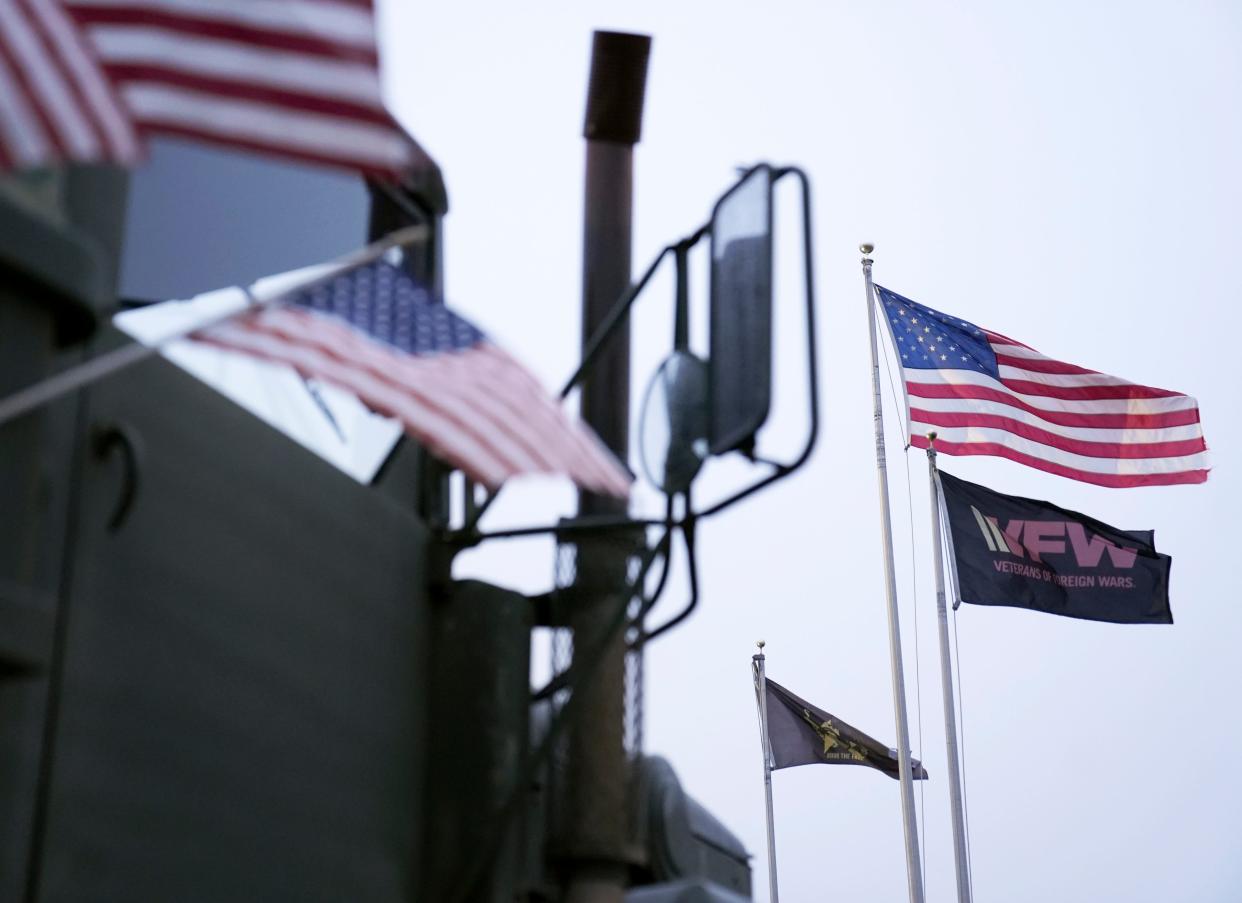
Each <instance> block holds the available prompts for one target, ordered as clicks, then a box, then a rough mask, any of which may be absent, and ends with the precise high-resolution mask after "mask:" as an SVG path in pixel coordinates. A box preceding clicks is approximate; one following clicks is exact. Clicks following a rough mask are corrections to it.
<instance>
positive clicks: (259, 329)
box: [194, 307, 631, 497]
mask: <svg viewBox="0 0 1242 903" xmlns="http://www.w3.org/2000/svg"><path fill="white" fill-rule="evenodd" d="M194 338H196V339H198V340H199V341H204V342H208V343H211V344H213V345H217V346H220V347H224V348H228V349H232V350H235V351H241V352H244V353H246V354H250V355H253V356H256V357H261V358H264V359H266V360H271V361H276V362H279V363H283V364H287V365H289V366H291V367H293V368H294V369H296V370H297V371H298V372H299V373H301V374H303V375H304V376H313V377H315V378H317V379H321V380H323V381H325V382H330V383H333V384H335V385H337V386H340V387H341V388H343V389H347V390H348V391H350V392H353V393H354V394H355V395H357V396H358V398H360V399H361V400H362V401H363V402H364V403H366V404H367V405H368V406H369V407H371V408H372V409H374V410H376V411H378V412H380V413H382V414H386V415H388V416H390V417H395V418H396V419H398V420H400V421H401V423H402V424H403V425H404V427H405V429H406V432H407V433H409V434H410V435H411V436H412V437H413V438H414V439H415V440H417V441H418V442H419V443H420V444H422V445H423V446H425V447H426V448H428V449H429V450H431V451H432V452H433V453H435V454H436V455H438V456H439V457H441V458H443V459H444V460H445V461H447V462H448V463H449V464H451V465H453V466H454V467H457V468H459V469H461V470H462V471H463V472H464V473H466V474H467V475H468V476H469V477H471V478H472V479H474V480H476V481H478V482H480V483H483V484H484V485H486V486H489V487H491V488H496V487H498V486H500V485H501V484H502V483H503V482H504V481H505V480H507V479H508V478H510V477H513V476H517V475H519V474H524V473H551V474H564V475H567V476H569V477H570V478H571V479H572V480H573V481H574V482H575V483H577V484H578V485H580V486H582V487H584V488H587V489H591V490H594V491H598V492H604V493H607V494H609V495H614V496H619V497H624V496H626V495H627V494H628V493H629V486H630V482H631V478H630V475H629V474H628V473H627V472H626V470H625V468H624V467H622V466H621V464H620V463H619V462H618V461H617V460H616V458H615V457H613V455H612V453H611V452H610V451H609V450H608V449H607V448H606V447H605V446H604V445H603V444H602V443H601V442H600V441H599V439H598V438H597V437H596V436H595V435H594V434H593V433H592V432H591V431H590V429H589V428H588V427H586V426H585V425H583V424H581V423H578V422H575V421H573V420H571V419H570V418H569V417H567V416H566V414H565V412H564V411H563V410H561V408H560V407H559V406H558V405H557V404H556V403H555V402H554V401H553V400H552V398H551V397H549V396H548V395H547V393H546V392H544V391H543V389H542V388H541V387H540V386H539V385H538V382H537V381H536V380H535V378H534V377H533V376H532V375H531V374H530V373H529V372H528V371H527V370H526V369H525V368H523V367H522V366H521V365H520V364H518V363H517V362H516V361H515V360H514V359H513V358H511V357H510V356H509V355H507V354H506V353H505V352H504V351H502V350H500V349H499V348H497V347H495V346H494V345H492V344H491V343H489V342H482V343H480V344H478V345H475V346H474V347H472V348H470V349H468V350H466V351H462V352H446V353H441V354H434V355H425V356H415V355H408V354H404V353H402V352H400V351H397V350H395V349H393V348H390V347H389V346H387V345H385V344H383V343H381V342H378V341H376V340H374V339H371V338H369V337H368V336H366V335H364V334H362V333H360V332H358V331H357V330H355V329H353V328H351V327H350V326H348V325H347V324H345V323H342V322H341V321H339V320H337V319H335V318H333V317H328V316H323V315H319V314H314V313H311V312H308V311H304V310H299V309H295V308H289V307H274V308H268V309H265V310H261V311H258V312H256V313H252V314H247V315H244V316H242V317H239V318H237V319H235V320H232V321H230V322H228V323H225V324H223V325H221V326H217V327H213V328H211V329H210V330H207V331H206V332H203V333H198V334H196V335H195V336H194Z"/></svg>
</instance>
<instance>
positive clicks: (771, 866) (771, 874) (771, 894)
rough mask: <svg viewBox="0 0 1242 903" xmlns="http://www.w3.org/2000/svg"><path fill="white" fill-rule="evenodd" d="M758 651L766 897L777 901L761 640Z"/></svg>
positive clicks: (755, 657) (754, 658)
mask: <svg viewBox="0 0 1242 903" xmlns="http://www.w3.org/2000/svg"><path fill="white" fill-rule="evenodd" d="M755 645H756V646H758V647H759V651H758V652H757V653H756V654H755V655H752V656H751V657H750V658H751V672H752V673H753V674H754V678H755V702H756V703H758V704H759V746H760V747H761V748H762V750H763V792H764V795H765V797H766V799H767V812H768V898H769V900H770V901H771V903H778V901H779V899H780V898H779V896H778V895H777V892H776V828H775V826H774V825H773V824H772V740H771V738H770V737H769V736H768V692H767V678H766V677H765V676H764V673H763V662H764V655H763V646H764V643H763V640H760V641H759V642H758V643H756V644H755Z"/></svg>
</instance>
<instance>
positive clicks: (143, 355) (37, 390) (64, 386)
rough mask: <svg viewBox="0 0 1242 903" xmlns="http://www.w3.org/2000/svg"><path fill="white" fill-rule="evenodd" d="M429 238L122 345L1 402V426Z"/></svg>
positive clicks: (336, 264) (397, 243) (412, 235)
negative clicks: (147, 340)
mask: <svg viewBox="0 0 1242 903" xmlns="http://www.w3.org/2000/svg"><path fill="white" fill-rule="evenodd" d="M428 234H430V233H429V230H428V229H427V227H426V226H407V227H405V228H404V229H398V230H397V231H396V232H393V233H391V234H390V235H387V236H385V237H384V238H383V239H381V240H380V241H377V242H375V243H374V244H370V245H367V246H366V247H365V248H362V249H360V250H358V251H354V252H353V253H351V254H346V255H345V256H343V257H340V258H337V259H336V260H334V261H332V263H331V264H329V266H331V270H330V271H329V272H327V273H326V274H324V273H320V274H319V275H316V276H314V277H313V278H310V279H308V280H306V282H304V283H300V284H299V285H296V286H294V287H292V288H289V289H286V290H284V291H282V292H280V294H279V295H277V296H275V297H272V298H266V299H261V300H253V296H252V301H253V303H252V304H250V305H249V306H247V307H243V308H239V309H238V310H234V311H229V312H228V313H227V314H222V315H220V316H218V317H212V318H211V319H208V320H205V321H203V322H201V323H195V324H193V325H191V326H187V327H185V328H184V329H180V330H178V331H176V332H174V333H172V334H170V335H167V336H164V337H163V338H162V339H160V340H159V341H158V342H155V343H154V344H151V345H144V344H142V343H141V342H136V343H134V344H132V345H122V346H121V347H120V348H117V349H115V350H113V351H109V352H107V353H106V354H101V355H99V356H98V357H93V358H91V359H90V360H87V361H84V362H83V363H81V364H78V365H77V366H75V367H70V368H69V369H68V370H65V371H63V372H61V373H57V374H56V375H55V376H49V377H48V378H47V379H45V380H42V381H40V382H37V383H35V384H34V385H32V386H27V387H26V388H24V389H19V390H18V391H17V392H14V393H13V394H12V395H9V396H6V397H5V398H0V424H4V423H7V422H8V421H10V420H12V419H13V418H15V417H20V416H21V415H22V414H25V413H27V412H29V411H33V410H34V409H35V408H38V407H41V406H42V405H45V404H47V403H48V402H49V401H54V400H56V399H57V398H59V397H60V396H62V395H65V394H67V393H69V392H72V391H74V390H75V389H81V388H83V387H84V386H89V385H90V384H91V383H94V382H98V381H99V380H101V379H103V378H104V377H105V376H111V375H112V374H113V373H116V372H117V371H119V370H124V369H125V368H126V367H128V366H130V365H131V364H136V363H138V362H140V361H145V360H146V359H147V358H149V357H154V356H155V355H157V354H159V353H160V351H161V350H163V348H164V346H165V345H169V344H171V343H172V342H175V341H177V340H178V339H184V338H186V337H187V336H188V335H190V333H193V332H198V331H199V330H200V329H209V328H210V327H212V326H219V325H220V324H221V323H224V322H225V321H227V320H231V319H233V317H236V316H239V315H240V314H243V313H245V312H247V311H249V310H254V309H255V307H264V306H266V305H269V304H274V303H275V302H277V301H280V300H281V299H282V298H285V297H286V296H288V295H290V294H293V293H294V292H300V291H304V290H306V289H308V288H310V287H311V286H312V285H315V284H316V283H319V282H323V281H324V280H326V279H331V278H333V277H334V276H337V275H338V274H339V273H340V272H341V270H346V269H349V268H351V267H355V266H361V265H362V264H364V263H369V262H370V261H372V260H375V259H376V258H378V257H381V256H382V255H383V254H385V253H386V252H387V251H389V250H391V249H392V248H398V247H401V246H402V245H408V244H413V243H414V242H416V241H422V240H424V239H425V238H426V237H427V235H428ZM247 294H249V293H247Z"/></svg>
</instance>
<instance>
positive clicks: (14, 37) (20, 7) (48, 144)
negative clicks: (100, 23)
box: [0, 0, 142, 170]
mask: <svg viewBox="0 0 1242 903" xmlns="http://www.w3.org/2000/svg"><path fill="white" fill-rule="evenodd" d="M141 155H142V147H141V142H140V140H139V137H138V134H137V132H136V130H135V128H134V125H133V123H132V121H131V120H130V117H129V114H128V112H127V111H126V110H125V108H124V105H123V103H122V102H121V101H120V100H119V98H118V97H117V96H116V94H115V93H114V92H113V90H112V88H111V85H110V84H109V82H108V77H107V75H106V74H105V73H104V71H103V69H102V68H101V67H100V65H99V62H98V60H97V59H96V57H95V55H94V52H93V51H92V49H91V48H90V47H89V46H88V45H87V44H86V42H85V41H84V40H83V39H82V35H81V34H80V33H79V31H78V29H77V26H76V25H75V24H74V23H73V21H72V20H71V19H70V18H69V16H68V15H67V14H66V12H65V10H64V7H63V6H62V5H61V3H60V0H0V170H4V169H24V168H29V167H39V166H50V165H54V164H57V163H59V162H62V161H65V160H75V161H80V162H98V163H117V164H121V165H128V164H132V163H134V162H136V161H137V160H139V159H140V158H141Z"/></svg>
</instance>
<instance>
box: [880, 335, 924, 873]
mask: <svg viewBox="0 0 1242 903" xmlns="http://www.w3.org/2000/svg"><path fill="white" fill-rule="evenodd" d="M881 313H882V312H881ZM878 344H879V345H880V346H881V349H882V351H881V353H882V354H883V355H884V372H885V373H886V374H887V375H888V388H889V392H890V393H891V395H892V399H893V406H894V407H895V408H896V409H897V410H898V411H900V410H901V409H902V405H901V402H900V400H899V399H898V397H897V388H896V386H895V385H894V384H893V364H894V359H892V358H890V357H889V354H888V346H887V343H884V342H880V343H878ZM905 427H906V422H905V418H904V417H903V418H902V433H901V434H902V437H903V439H904V440H905V442H904V449H903V451H904V455H903V459H904V462H905V465H906V522H907V523H908V524H909V525H910V598H911V599H912V600H913V606H914V699H915V710H916V712H917V713H918V729H919V734H918V736H919V762H920V763H921V762H922V761H923V678H922V667H921V664H920V659H919V606H918V598H919V565H918V556H917V555H916V554H915V537H914V487H913V485H912V483H911V479H910V437H909V435H907V433H906V431H905ZM925 784H926V782H925V781H924V782H920V784H919V847H920V855H919V864H920V866H921V867H922V871H923V887H927V851H926V849H925V843H926V841H925V838H926V837H927V795H926V792H925V788H924V785H925Z"/></svg>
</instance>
